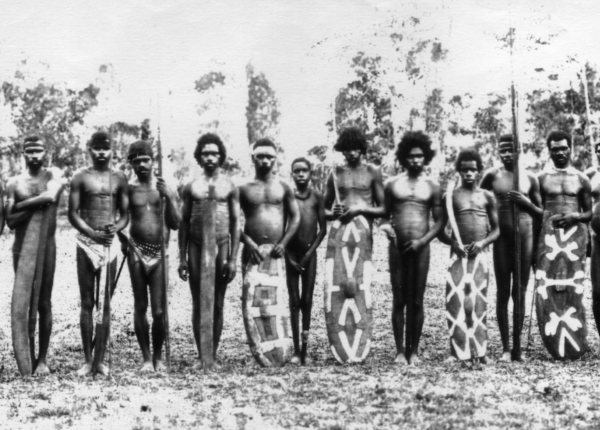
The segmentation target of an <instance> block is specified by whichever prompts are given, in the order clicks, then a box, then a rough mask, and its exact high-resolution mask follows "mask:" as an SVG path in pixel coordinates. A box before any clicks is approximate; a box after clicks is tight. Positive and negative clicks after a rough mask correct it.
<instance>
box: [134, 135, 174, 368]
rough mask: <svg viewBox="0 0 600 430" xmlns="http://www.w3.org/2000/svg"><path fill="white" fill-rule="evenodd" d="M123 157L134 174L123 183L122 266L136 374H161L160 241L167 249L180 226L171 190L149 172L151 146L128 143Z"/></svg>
mask: <svg viewBox="0 0 600 430" xmlns="http://www.w3.org/2000/svg"><path fill="white" fill-rule="evenodd" d="M127 158H128V159H129V164H130V165H131V167H132V168H133V171H134V173H135V177H134V178H132V179H131V180H130V181H129V184H128V185H129V187H128V189H129V191H128V192H129V215H130V217H131V226H130V229H129V238H128V249H127V263H128V266H129V274H130V276H131V286H132V287H133V300H134V309H135V310H134V314H133V321H134V327H135V334H136V337H137V340H138V343H139V344H140V348H141V349H142V357H143V359H144V364H143V365H142V369H141V371H142V372H144V373H145V372H154V371H157V372H160V371H163V370H164V369H165V366H164V364H163V363H162V346H163V343H164V341H165V320H164V308H165V306H166V304H167V298H166V297H165V291H166V288H165V274H164V270H165V267H164V266H163V264H162V255H161V254H162V247H161V241H162V240H165V242H166V246H168V243H169V230H177V229H178V228H179V223H180V221H181V213H180V212H179V207H178V204H177V194H176V192H175V190H173V189H171V188H170V187H169V186H167V184H166V183H165V180H164V179H163V178H161V177H159V176H155V174H154V171H153V167H154V151H153V150H152V145H151V144H150V143H149V142H147V141H144V140H140V141H137V142H135V143H132V144H131V145H130V146H129V151H128V156H127ZM162 198H164V199H165V200H164V207H165V212H164V220H163V219H162V216H163V215H162V214H161V212H160V209H161V205H160V199H162ZM161 222H164V223H165V226H164V229H165V237H164V238H161V228H160V223H161ZM167 270H168V268H167ZM148 289H149V290H150V301H151V304H152V346H153V348H154V353H153V354H152V356H151V355H150V336H149V327H148V318H147V317H146V312H147V310H148Z"/></svg>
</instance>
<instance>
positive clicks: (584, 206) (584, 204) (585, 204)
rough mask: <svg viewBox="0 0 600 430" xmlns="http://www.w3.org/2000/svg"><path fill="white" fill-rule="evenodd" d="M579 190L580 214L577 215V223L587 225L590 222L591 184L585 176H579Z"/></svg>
mask: <svg viewBox="0 0 600 430" xmlns="http://www.w3.org/2000/svg"><path fill="white" fill-rule="evenodd" d="M581 176H582V181H581V185H582V187H581V190H580V191H579V196H580V197H579V199H580V201H581V213H579V222H581V223H588V222H590V221H591V220H592V184H591V182H590V180H589V179H588V178H587V176H584V175H581Z"/></svg>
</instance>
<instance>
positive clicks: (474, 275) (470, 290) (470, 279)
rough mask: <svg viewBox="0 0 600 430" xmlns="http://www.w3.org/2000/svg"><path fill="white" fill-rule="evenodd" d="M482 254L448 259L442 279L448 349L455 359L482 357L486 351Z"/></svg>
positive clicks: (485, 278)
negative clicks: (444, 292)
mask: <svg viewBox="0 0 600 430" xmlns="http://www.w3.org/2000/svg"><path fill="white" fill-rule="evenodd" d="M488 280H489V270H488V266H487V262H486V257H485V255H484V254H483V253H482V252H480V253H479V254H477V255H476V256H475V257H471V258H458V257H457V256H455V255H454V256H453V257H452V259H451V260H450V267H449V268H448V275H447V278H446V319H447V321H448V330H449V332H450V346H451V349H452V352H453V353H454V355H455V356H456V358H458V359H459V360H471V359H474V358H479V357H484V356H485V354H486V351H487V327H486V316H487V288H488Z"/></svg>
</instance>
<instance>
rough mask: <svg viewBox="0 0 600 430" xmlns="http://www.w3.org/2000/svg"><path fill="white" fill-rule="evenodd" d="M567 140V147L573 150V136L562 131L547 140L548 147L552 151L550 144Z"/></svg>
mask: <svg viewBox="0 0 600 430" xmlns="http://www.w3.org/2000/svg"><path fill="white" fill-rule="evenodd" d="M563 139H564V140H566V141H567V145H568V146H569V148H571V135H570V134H569V133H565V132H564V131H562V130H557V131H553V132H552V133H550V134H549V135H548V137H547V138H546V146H547V147H548V149H550V142H559V141H561V140H563Z"/></svg>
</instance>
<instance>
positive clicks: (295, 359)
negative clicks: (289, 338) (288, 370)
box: [290, 354, 300, 365]
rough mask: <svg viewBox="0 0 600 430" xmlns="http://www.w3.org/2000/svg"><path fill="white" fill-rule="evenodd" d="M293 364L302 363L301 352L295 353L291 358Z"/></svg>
mask: <svg viewBox="0 0 600 430" xmlns="http://www.w3.org/2000/svg"><path fill="white" fill-rule="evenodd" d="M290 363H291V364H296V365H299V364H300V355H299V354H294V355H293V356H292V358H291V360H290Z"/></svg>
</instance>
